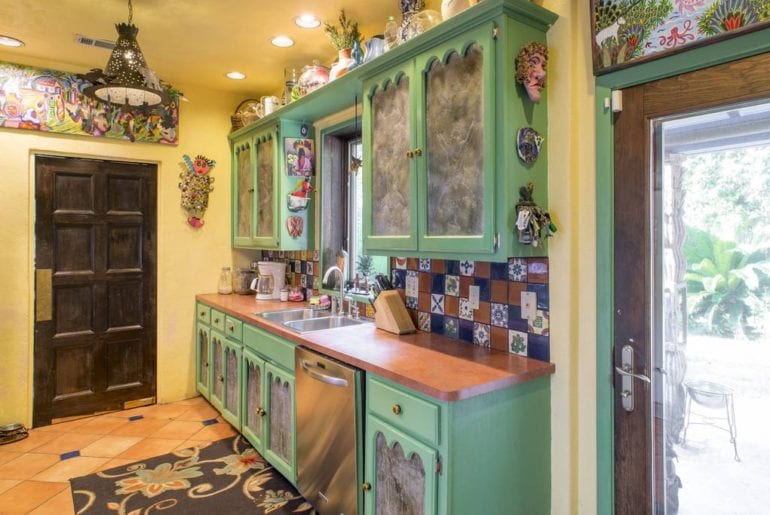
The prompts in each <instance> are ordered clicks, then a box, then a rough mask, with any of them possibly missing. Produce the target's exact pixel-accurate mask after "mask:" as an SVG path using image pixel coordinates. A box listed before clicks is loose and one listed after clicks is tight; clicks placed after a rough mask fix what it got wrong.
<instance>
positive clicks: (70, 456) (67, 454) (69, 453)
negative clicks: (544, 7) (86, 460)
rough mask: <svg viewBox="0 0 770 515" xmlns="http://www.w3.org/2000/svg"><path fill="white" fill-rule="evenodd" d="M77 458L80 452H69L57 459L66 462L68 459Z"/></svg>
mask: <svg viewBox="0 0 770 515" xmlns="http://www.w3.org/2000/svg"><path fill="white" fill-rule="evenodd" d="M78 456H80V451H70V452H64V453H62V454H59V459H60V460H68V459H70V458H77V457H78Z"/></svg>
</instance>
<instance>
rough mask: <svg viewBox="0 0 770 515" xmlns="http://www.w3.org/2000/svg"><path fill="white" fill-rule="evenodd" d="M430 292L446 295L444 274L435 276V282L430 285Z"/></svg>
mask: <svg viewBox="0 0 770 515" xmlns="http://www.w3.org/2000/svg"><path fill="white" fill-rule="evenodd" d="M430 292H431V293H438V294H441V295H443V294H444V274H433V280H432V281H431V284H430Z"/></svg>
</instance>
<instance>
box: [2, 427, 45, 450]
mask: <svg viewBox="0 0 770 515" xmlns="http://www.w3.org/2000/svg"><path fill="white" fill-rule="evenodd" d="M58 436H59V435H58V434H57V433H46V432H41V431H40V430H38V429H33V430H32V431H30V432H29V436H28V437H26V438H25V439H24V440H19V441H18V442H13V443H9V444H6V445H3V451H4V452H5V451H9V452H29V451H31V450H33V449H36V448H38V447H40V446H41V445H43V444H44V443H48V442H50V441H51V440H53V439H54V438H57V437H58Z"/></svg>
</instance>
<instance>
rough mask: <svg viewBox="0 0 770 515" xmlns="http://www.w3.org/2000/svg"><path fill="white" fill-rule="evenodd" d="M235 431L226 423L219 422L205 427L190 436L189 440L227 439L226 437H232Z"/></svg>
mask: <svg viewBox="0 0 770 515" xmlns="http://www.w3.org/2000/svg"><path fill="white" fill-rule="evenodd" d="M235 432H236V431H235V429H233V426H231V425H230V424H228V423H227V422H220V423H219V424H213V425H210V426H206V427H204V428H203V429H201V430H200V431H198V432H197V433H195V434H194V435H192V436H191V437H190V438H189V439H190V440H208V441H211V442H213V441H215V440H221V439H222V438H227V437H228V436H233V435H234V434H235Z"/></svg>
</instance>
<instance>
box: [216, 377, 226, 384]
mask: <svg viewBox="0 0 770 515" xmlns="http://www.w3.org/2000/svg"><path fill="white" fill-rule="evenodd" d="M217 379H219V382H220V383H224V382H225V376H219V377H218V378H217Z"/></svg>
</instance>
